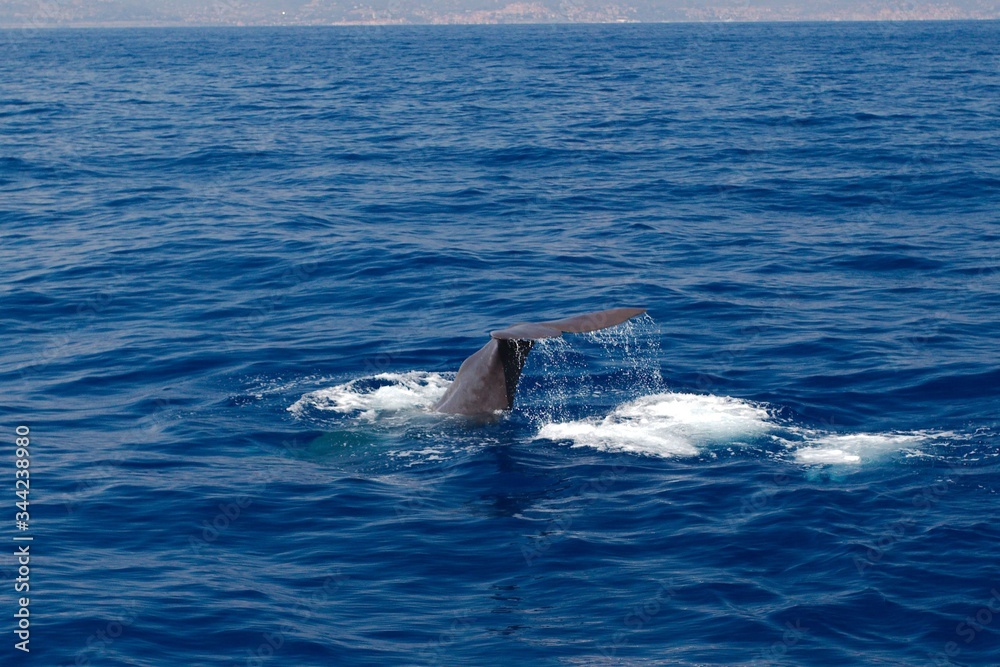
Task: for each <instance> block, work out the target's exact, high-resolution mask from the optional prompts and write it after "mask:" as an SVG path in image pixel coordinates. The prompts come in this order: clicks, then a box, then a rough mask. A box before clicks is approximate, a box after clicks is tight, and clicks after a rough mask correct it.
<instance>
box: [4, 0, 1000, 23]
mask: <svg viewBox="0 0 1000 667" xmlns="http://www.w3.org/2000/svg"><path fill="white" fill-rule="evenodd" d="M956 1H957V2H959V3H960V4H955V3H954V2H924V3H919V2H895V1H892V0H888V1H886V0H883V1H878V0H876V1H874V2H871V1H867V2H866V1H865V0H860V2H857V3H852V2H851V1H850V0H818V1H817V2H816V3H814V4H813V6H812V7H811V8H808V9H806V8H803V7H801V6H799V5H793V4H784V2H785V0H774V1H773V3H771V4H759V3H757V4H752V3H751V2H750V1H749V0H737V2H734V3H731V4H704V5H700V6H699V5H697V4H696V3H691V4H689V5H687V6H670V3H669V2H668V3H663V2H651V0H631V2H630V3H614V2H608V3H604V2H601V1H600V0H527V1H517V0H515V1H509V0H466V1H465V2H464V3H453V4H451V5H450V6H449V7H448V8H447V9H441V8H439V6H438V5H439V3H436V2H435V0H411V1H409V2H406V3H405V5H404V3H401V2H398V1H397V0H388V2H386V3H385V4H382V5H381V6H373V5H365V4H357V5H349V6H338V5H337V4H331V3H326V2H322V1H321V0H311V1H310V2H308V3H306V4H300V5H298V6H295V7H292V6H291V0H289V1H288V2H286V1H285V0H261V1H259V2H256V3H247V2H239V1H237V0H215V2H213V3H211V4H208V5H205V4H202V3H194V2H190V3H188V2H185V0H181V1H180V2H177V3H172V6H171V7H170V8H162V7H143V6H141V5H140V4H136V3H128V4H124V3H120V2H116V1H115V0H107V1H105V2H101V3H94V4H89V5H86V6H84V5H81V4H80V3H69V2H59V1H58V0H57V1H56V2H36V1H34V0H20V1H19V0H13V1H9V2H5V3H3V4H0V29H6V30H18V29H40V28H142V27H221V26H233V27H278V26H365V25H368V26H388V25H506V24H545V25H551V24H611V23H791V22H873V21H982V20H986V21H990V20H997V19H1000V2H987V1H985V0H964V1H963V0H956ZM851 4H854V6H853V7H852V6H846V5H851Z"/></svg>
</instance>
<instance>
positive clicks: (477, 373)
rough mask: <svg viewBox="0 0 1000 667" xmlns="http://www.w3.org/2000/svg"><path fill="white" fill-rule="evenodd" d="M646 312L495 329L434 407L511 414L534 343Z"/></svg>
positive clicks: (629, 311)
mask: <svg viewBox="0 0 1000 667" xmlns="http://www.w3.org/2000/svg"><path fill="white" fill-rule="evenodd" d="M645 312H646V309H645V308H612V309H610V310H601V311H597V312H593V313H584V314H582V315H574V316H572V317H566V318H563V319H560V320H550V321H547V322H519V323H518V324H514V325H511V326H509V327H507V328H505V329H499V330H497V331H491V332H490V340H489V342H488V343H486V344H485V345H483V346H482V347H481V348H479V350H477V351H476V352H475V353H473V354H472V355H471V356H470V357H469V358H468V359H466V360H465V361H463V362H462V365H461V366H460V367H459V369H458V374H457V375H456V376H455V380H454V381H453V382H452V383H451V385H450V386H449V387H448V389H447V390H446V391H445V393H444V396H442V397H441V400H440V401H438V402H437V404H436V405H435V406H434V408H433V409H434V410H435V411H437V412H442V413H445V414H454V415H469V416H489V415H493V414H495V413H497V412H502V411H507V410H510V409H511V408H512V407H513V405H514V394H515V393H516V392H517V384H518V382H519V381H520V379H521V371H522V370H523V369H524V364H525V362H526V361H527V360H528V353H529V352H531V348H532V346H533V345H534V344H535V341H536V340H541V339H543V338H559V337H561V336H562V335H563V334H564V333H588V332H590V331H600V330H601V329H608V328H610V327H614V326H617V325H619V324H621V323H622V322H625V321H626V320H629V319H631V318H633V317H636V316H637V315H642V314H643V313H645Z"/></svg>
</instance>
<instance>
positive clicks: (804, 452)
mask: <svg viewBox="0 0 1000 667" xmlns="http://www.w3.org/2000/svg"><path fill="white" fill-rule="evenodd" d="M944 435H947V434H944V433H934V432H930V431H911V432H908V433H851V434H831V433H826V434H822V433H816V432H813V431H809V432H806V435H805V439H804V441H803V442H802V443H799V444H798V445H797V446H796V445H793V448H794V455H795V460H796V461H798V462H799V463H861V462H862V460H863V459H873V458H878V457H879V456H883V455H885V454H889V453H894V452H898V451H901V450H907V449H913V448H915V447H919V446H920V445H922V444H925V443H927V442H929V441H931V440H935V439H938V438H941V437H942V436H944Z"/></svg>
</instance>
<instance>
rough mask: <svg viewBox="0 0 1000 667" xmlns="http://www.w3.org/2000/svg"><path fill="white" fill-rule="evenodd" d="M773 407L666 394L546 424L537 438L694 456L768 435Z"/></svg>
mask: <svg viewBox="0 0 1000 667" xmlns="http://www.w3.org/2000/svg"><path fill="white" fill-rule="evenodd" d="M771 428H772V423H771V422H770V415H769V413H768V411H767V410H766V409H765V408H763V407H761V406H759V405H757V404H754V403H751V402H749V401H742V400H739V399H735V398H729V397H724V396H711V395H699V394H677V393H661V394H652V395H649V396H643V397H641V398H639V399H637V400H634V401H630V402H628V403H625V404H623V405H620V406H618V407H617V408H615V410H614V411H613V412H612V413H611V414H609V415H608V416H607V417H605V418H603V419H582V420H576V421H569V422H561V423H550V424H546V425H544V426H543V427H542V428H541V429H540V430H539V432H538V435H537V436H536V439H546V440H571V441H572V442H573V445H574V446H576V447H580V446H589V447H595V448H597V449H604V450H614V451H629V452H636V453H644V454H652V455H658V456H693V455H695V454H697V453H698V452H699V451H700V450H701V448H703V447H706V446H710V445H713V444H734V443H737V442H739V441H745V440H747V439H751V438H755V437H758V436H761V435H764V434H766V433H768V432H769V431H770V430H771Z"/></svg>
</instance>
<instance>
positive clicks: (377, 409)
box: [288, 371, 451, 421]
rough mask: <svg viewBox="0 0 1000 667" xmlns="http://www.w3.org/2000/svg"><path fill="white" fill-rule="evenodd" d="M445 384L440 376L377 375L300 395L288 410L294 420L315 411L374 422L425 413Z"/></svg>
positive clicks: (447, 381) (412, 373)
mask: <svg viewBox="0 0 1000 667" xmlns="http://www.w3.org/2000/svg"><path fill="white" fill-rule="evenodd" d="M449 384H451V379H450V378H449V377H446V376H445V375H443V374H441V373H428V372H424V371H409V372H407V373H381V374H379V375H375V376H371V377H363V378H358V379H356V380H351V381H350V382H345V383H343V384H338V385H336V386H334V387H329V388H327V389H319V390H317V391H312V392H309V393H307V394H303V396H302V397H301V398H300V399H299V400H297V401H295V403H293V404H292V405H290V406H288V411H289V412H291V413H292V414H293V415H295V416H296V417H302V416H304V415H305V414H307V413H308V412H309V411H312V410H319V411H323V412H335V413H339V414H343V415H352V416H356V417H359V418H361V419H365V420H369V421H374V420H376V419H378V418H379V417H380V416H381V415H383V414H387V413H390V414H394V413H400V412H426V411H427V410H429V409H430V408H431V407H432V406H433V405H434V404H435V403H436V402H437V401H438V400H439V399H440V398H441V396H443V395H444V392H445V390H446V389H447V388H448V385H449Z"/></svg>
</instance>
